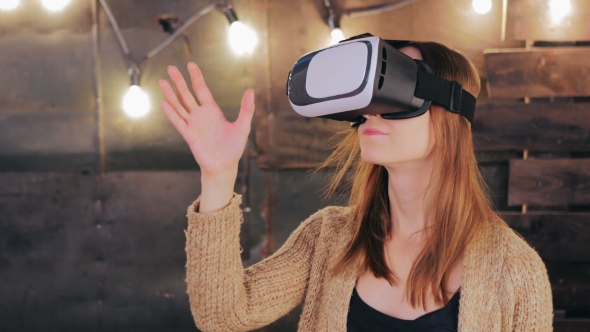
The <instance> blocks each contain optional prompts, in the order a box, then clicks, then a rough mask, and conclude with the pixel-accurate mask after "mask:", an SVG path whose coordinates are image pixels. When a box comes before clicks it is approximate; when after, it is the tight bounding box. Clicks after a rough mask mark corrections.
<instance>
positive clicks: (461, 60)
mask: <svg viewBox="0 0 590 332" xmlns="http://www.w3.org/2000/svg"><path fill="white" fill-rule="evenodd" d="M411 46H414V47H416V48H417V49H418V50H419V51H420V52H421V53H422V58H423V60H424V61H425V62H426V63H427V64H429V65H430V66H431V67H432V69H433V70H434V73H435V74H436V75H438V76H441V77H443V78H445V79H447V80H450V81H453V80H454V81H458V82H459V83H461V84H462V85H463V88H464V89H465V90H467V91H469V92H470V93H471V94H473V95H474V96H477V95H478V94H479V90H480V80H479V75H478V74H477V70H476V69H475V67H474V66H473V64H472V63H471V62H470V61H469V60H467V58H465V57H464V56H463V55H462V54H460V53H459V52H457V51H454V50H451V49H449V48H448V47H446V46H444V45H441V44H438V43H433V42H412V43H411ZM430 112H431V121H432V123H433V127H434V133H435V140H436V147H435V152H434V153H435V157H434V161H433V170H432V175H431V179H430V183H429V186H428V190H427V196H426V202H425V207H424V208H425V214H426V228H425V229H424V231H425V239H426V241H425V243H426V244H425V246H424V247H423V249H422V250H421V252H420V253H419V255H418V256H417V259H416V261H415V262H414V264H413V266H412V268H411V270H410V273H409V276H408V279H407V283H408V284H407V287H406V292H405V296H406V298H407V299H408V301H409V303H410V305H411V306H412V307H414V308H416V307H418V306H419V305H421V306H422V307H423V308H424V310H426V298H427V295H428V291H429V290H430V291H431V294H432V295H433V296H434V300H435V303H437V305H441V306H442V305H443V304H445V303H446V302H447V301H448V300H449V296H448V295H447V293H448V292H449V291H448V290H446V289H445V288H446V287H445V285H446V284H447V282H448V279H449V272H450V268H451V267H452V265H453V263H454V262H456V261H457V260H458V259H459V258H461V257H462V256H463V254H464V252H465V248H466V246H467V244H468V243H469V241H471V239H472V238H473V237H474V234H475V233H476V232H477V231H478V229H479V227H480V226H481V225H482V224H483V223H486V222H503V221H502V220H501V219H500V218H499V217H498V216H497V214H496V213H495V212H494V209H493V208H492V204H491V202H490V200H489V199H488V188H487V186H486V184H485V182H484V181H483V178H482V176H481V174H480V172H479V169H478V167H477V160H476V158H475V153H474V149H473V143H472V135H471V125H470V123H469V121H468V120H467V119H465V118H463V117H462V116H459V115H457V114H453V113H451V112H449V111H447V110H445V109H444V108H442V107H441V106H438V105H434V104H433V105H432V106H431V107H430ZM357 130H358V129H356V128H351V129H349V130H346V131H344V132H342V133H340V134H339V135H338V137H339V138H341V140H340V142H339V143H338V144H337V146H336V149H335V150H334V152H333V153H332V154H331V155H330V157H328V159H327V160H326V161H325V162H324V163H322V164H321V165H320V166H319V168H318V169H317V170H321V169H326V168H334V169H335V173H334V175H333V176H332V179H331V181H330V184H329V186H328V188H327V191H326V193H327V194H328V195H331V194H333V193H334V192H335V191H336V189H337V188H338V187H339V186H340V185H341V184H342V183H344V184H345V185H346V187H347V189H348V190H347V192H348V195H349V206H351V207H352V211H351V214H350V220H349V222H350V223H352V224H351V229H352V232H353V236H352V240H351V241H350V242H349V243H348V244H347V245H346V247H345V249H344V251H343V252H342V253H341V256H340V257H339V258H338V261H337V264H336V265H335V266H334V267H333V268H332V270H331V271H330V272H331V273H334V274H337V273H340V272H342V271H344V270H347V269H350V268H352V267H353V264H354V263H355V262H360V267H361V268H362V269H363V270H364V271H367V270H369V271H371V272H372V273H373V274H374V275H375V277H377V278H384V279H386V280H387V281H388V282H389V283H390V284H391V285H397V283H398V282H399V278H398V277H397V276H396V274H395V273H394V272H393V271H391V269H390V268H389V266H388V264H387V262H386V260H385V257H384V250H385V243H386V240H387V239H389V238H390V235H391V218H390V214H389V213H390V206H389V204H390V203H389V197H388V190H387V189H388V173H387V170H386V169H385V168H384V167H383V166H380V165H375V164H370V163H367V162H365V161H363V160H361V159H360V146H359V140H358V136H357ZM317 170H316V171H317ZM349 171H352V174H350V173H349ZM433 189H436V190H433ZM359 272H360V271H359ZM441 295H442V296H441Z"/></svg>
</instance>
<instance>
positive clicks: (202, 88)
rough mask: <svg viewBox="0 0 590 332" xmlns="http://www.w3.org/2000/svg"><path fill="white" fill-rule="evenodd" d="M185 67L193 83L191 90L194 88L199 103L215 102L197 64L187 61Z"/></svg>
mask: <svg viewBox="0 0 590 332" xmlns="http://www.w3.org/2000/svg"><path fill="white" fill-rule="evenodd" d="M187 68H188V72H189V74H190V76H191V81H192V83H193V90H195V94H196V95H197V98H198V99H199V103H201V105H206V104H213V103H215V100H214V99H213V95H212V94H211V90H209V88H208V87H207V84H205V77H203V73H202V72H201V69H200V68H199V66H197V64H196V63H194V62H189V64H188V65H187Z"/></svg>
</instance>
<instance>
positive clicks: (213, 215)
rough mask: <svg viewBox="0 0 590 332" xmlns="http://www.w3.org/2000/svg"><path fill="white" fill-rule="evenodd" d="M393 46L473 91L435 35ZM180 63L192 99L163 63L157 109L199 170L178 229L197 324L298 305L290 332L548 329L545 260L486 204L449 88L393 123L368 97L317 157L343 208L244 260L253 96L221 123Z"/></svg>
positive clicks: (278, 312)
mask: <svg viewBox="0 0 590 332" xmlns="http://www.w3.org/2000/svg"><path fill="white" fill-rule="evenodd" d="M391 45H394V46H396V47H400V46H401V48H399V52H400V54H404V55H405V56H407V57H410V58H412V59H415V60H422V61H423V62H424V63H426V64H427V65H428V66H425V67H429V68H431V69H432V71H433V75H436V76H437V77H439V78H443V79H444V80H447V81H448V82H458V83H460V85H458V86H459V87H462V88H463V89H464V90H465V91H464V93H468V94H469V95H473V96H477V94H478V93H479V90H480V80H479V76H478V74H477V71H476V70H475V68H474V66H473V65H472V64H471V62H470V61H469V60H467V59H466V58H465V57H464V56H463V55H461V54H459V53H458V52H456V51H453V50H451V49H449V48H447V47H445V46H443V45H440V44H437V43H423V42H411V43H404V45H400V44H396V43H393V42H392V43H391ZM372 50H373V51H374V50H375V47H373V48H372ZM396 52H397V51H396ZM390 53H391V51H390ZM379 54H381V53H379ZM389 65H390V64H388V66H389ZM369 67H370V66H367V68H369ZM310 68H312V66H311V65H310ZM373 69H375V68H373ZM305 70H311V69H305ZM188 71H189V73H190V77H191V81H192V88H193V90H194V92H195V94H196V96H197V98H198V101H199V102H198V103H197V101H196V100H195V99H194V98H193V96H192V94H191V92H190V90H189V88H188V86H187V84H186V82H185V81H184V79H183V78H182V75H181V74H180V72H179V71H178V69H177V68H176V67H173V66H171V67H169V69H168V73H169V75H170V78H171V80H172V82H173V84H174V86H175V88H176V91H175V90H174V89H173V88H172V86H171V85H170V84H169V83H168V82H167V81H165V80H161V81H160V86H161V88H162V91H163V92H164V95H165V97H166V101H163V102H162V103H161V106H162V109H163V110H164V112H165V114H166V115H167V116H168V118H169V120H170V121H171V122H172V124H173V125H174V126H175V127H176V129H177V130H178V131H179V133H180V134H181V135H182V136H183V138H184V139H185V140H186V142H187V143H188V145H189V147H190V149H191V151H192V153H193V154H194V157H195V159H196V161H197V162H198V164H199V166H200V169H201V181H202V182H201V183H202V192H201V196H200V197H199V199H197V200H196V201H195V202H194V203H193V204H191V205H190V206H189V208H188V212H187V217H188V219H189V221H188V223H189V224H188V229H187V231H186V237H187V244H186V252H187V265H186V267H187V277H186V281H187V284H188V294H189V298H190V305H191V310H192V313H193V316H194V318H195V322H196V324H197V327H199V328H200V329H201V330H203V331H246V330H252V329H256V328H259V327H262V326H265V325H268V324H270V323H272V322H273V321H275V320H277V319H278V318H280V317H282V316H284V315H286V314H287V313H288V312H289V311H291V310H292V309H293V308H295V307H296V306H297V305H299V304H301V303H303V312H302V314H301V318H300V322H299V326H298V330H299V331H431V332H434V331H464V332H466V331H469V332H473V331H502V332H503V331H552V318H553V311H552V294H551V285H550V283H549V280H548V276H547V271H546V268H545V265H544V264H543V262H542V260H541V258H540V257H539V255H538V254H537V253H536V252H535V250H534V249H533V248H531V247H530V246H529V245H528V244H527V243H526V242H525V241H524V240H523V239H522V238H521V237H520V236H519V235H517V233H515V232H514V231H513V230H512V229H511V228H510V227H509V226H508V225H507V224H506V223H505V222H504V221H503V220H502V219H501V218H500V217H499V216H498V215H497V214H496V213H495V212H494V210H493V208H492V206H491V204H490V201H489V199H488V196H487V192H486V189H485V188H486V186H485V183H484V181H483V180H482V176H481V174H480V172H479V170H478V167H477V161H476V158H475V155H474V149H473V144H472V133H471V123H470V122H471V120H472V118H471V117H470V116H469V115H467V116H466V115H465V114H464V113H462V112H461V110H457V109H455V108H454V107H453V106H452V105H453V94H454V92H453V91H454V87H451V95H452V96H451V97H450V98H451V100H450V105H451V106H448V107H445V106H441V105H445V104H447V105H448V103H446V102H442V101H441V102H439V103H436V102H435V103H433V104H431V105H428V107H427V110H425V111H423V112H422V113H421V114H416V113H414V114H413V115H411V116H409V117H408V116H406V118H397V119H395V116H391V114H393V113H385V112H384V111H383V110H381V111H380V112H372V111H369V108H370V107H367V108H366V109H365V111H363V110H361V111H360V113H361V115H360V116H359V115H358V114H357V115H355V117H356V120H354V122H355V125H353V126H352V127H351V129H349V130H348V131H347V132H346V133H344V134H343V138H342V140H341V142H340V143H339V145H338V146H337V148H336V149H335V151H334V152H333V154H332V155H331V156H330V157H329V158H328V160H326V162H325V163H324V164H323V165H322V166H321V168H325V169H328V168H329V169H331V170H334V175H333V180H332V185H331V187H330V189H329V193H333V192H334V190H335V188H336V187H337V186H338V185H339V184H340V183H341V182H345V183H348V184H349V187H350V191H349V196H350V198H349V204H348V206H347V207H327V208H325V209H322V210H320V211H318V212H316V213H315V214H313V215H312V216H310V217H309V218H308V219H307V220H305V221H304V222H303V223H301V225H300V226H299V227H298V228H297V229H296V230H295V231H294V232H293V233H292V234H291V235H290V237H289V239H288V240H287V241H286V242H285V244H284V245H283V246H282V247H281V248H280V249H279V250H278V251H277V252H276V253H274V254H273V255H271V256H270V257H268V258H266V259H264V260H263V261H261V262H259V263H257V264H255V265H253V266H250V267H248V268H247V269H243V267H242V263H241V259H240V252H241V249H240V246H239V231H240V223H241V221H242V214H241V213H242V212H241V210H240V208H239V205H240V203H241V197H240V195H237V194H235V193H233V188H234V183H235V180H236V176H237V170H238V162H239V160H240V157H241V156H242V153H243V150H244V147H245V144H246V141H247V137H248V134H249V132H250V123H251V120H252V116H253V113H254V92H253V91H252V90H248V91H246V92H245V93H244V96H243V99H242V105H241V110H240V114H239V117H238V119H237V120H236V121H235V122H234V123H230V122H228V121H227V120H226V118H225V117H224V115H223V112H222V111H221V110H220V109H219V107H218V106H217V104H216V103H215V100H214V99H213V96H212V95H211V92H210V91H209V89H208V88H207V86H206V84H205V81H204V79H203V76H202V74H201V71H200V70H199V68H198V66H197V65H196V64H194V63H189V65H188ZM375 72H377V75H378V73H379V69H375ZM294 75H295V74H294ZM310 75H312V74H307V77H308V78H309V77H312V76H310ZM378 79H379V78H378V77H375V82H378ZM365 83H366V80H365ZM375 89H376V88H375ZM312 90H313V89H309V88H308V90H307V91H308V92H309V91H312ZM416 90H418V88H416ZM426 90H428V89H426ZM430 90H432V89H430ZM375 91H376V90H375ZM428 92H429V91H427V93H428ZM457 96H460V95H457ZM314 98H315V97H314ZM454 102H455V103H456V102H457V98H455V101H454ZM466 103H469V102H468V101H465V102H463V104H464V105H465V104H466ZM472 106H473V107H474V100H473V105H472ZM398 108H399V107H398ZM418 108H419V107H418ZM459 108H460V107H459ZM385 109H387V108H385ZM391 111H392V112H393V111H394V108H393V107H392V108H391ZM363 112H367V113H365V114H362V113H363ZM369 113H373V114H369ZM401 113H402V114H406V113H403V110H402V112H401ZM387 114H390V115H387ZM467 114H469V112H468V113H467ZM472 115H473V113H472V112H471V116H472ZM361 117H362V118H361ZM392 117H393V118H394V119H391V118H392ZM402 117H403V116H402ZM350 170H352V172H353V174H354V175H353V176H351V177H349V176H347V174H348V173H347V172H348V171H350Z"/></svg>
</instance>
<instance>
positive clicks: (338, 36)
mask: <svg viewBox="0 0 590 332" xmlns="http://www.w3.org/2000/svg"><path fill="white" fill-rule="evenodd" d="M330 35H331V36H332V38H331V40H330V45H336V44H338V43H339V42H340V41H342V40H344V39H346V38H344V32H342V30H341V29H340V28H337V29H334V30H332V32H330Z"/></svg>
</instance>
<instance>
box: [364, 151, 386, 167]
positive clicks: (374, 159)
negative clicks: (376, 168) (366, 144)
mask: <svg viewBox="0 0 590 332" xmlns="http://www.w3.org/2000/svg"><path fill="white" fill-rule="evenodd" d="M361 159H362V160H363V161H364V162H367V163H369V164H375V165H384V163H385V160H383V154H378V153H364V152H361Z"/></svg>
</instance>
